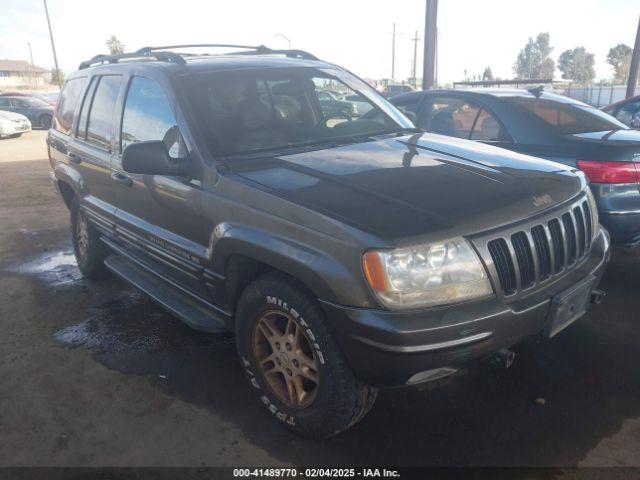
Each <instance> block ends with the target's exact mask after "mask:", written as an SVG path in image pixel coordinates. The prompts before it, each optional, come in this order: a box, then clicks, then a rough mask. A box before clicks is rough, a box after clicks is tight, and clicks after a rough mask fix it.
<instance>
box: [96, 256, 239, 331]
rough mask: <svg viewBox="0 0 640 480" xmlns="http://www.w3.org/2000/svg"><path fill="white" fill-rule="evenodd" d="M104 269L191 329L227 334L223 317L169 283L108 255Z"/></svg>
mask: <svg viewBox="0 0 640 480" xmlns="http://www.w3.org/2000/svg"><path fill="white" fill-rule="evenodd" d="M104 264H105V266H106V267H107V268H108V269H109V270H110V271H111V272H113V273H115V274H116V275H117V276H119V277H120V278H122V279H123V280H125V281H127V282H129V283H131V284H132V285H133V286H135V287H136V288H138V289H139V290H141V291H142V292H143V293H146V294H147V295H149V296H150V297H151V298H152V299H153V300H154V301H155V302H157V303H158V304H160V305H161V306H162V307H164V308H166V309H167V310H168V311H169V312H171V313H172V314H174V315H175V316H176V317H178V318H179V319H180V320H182V321H183V322H185V323H186V324H188V325H189V326H190V327H191V328H193V329H195V330H198V331H200V332H209V333H219V332H225V331H227V330H228V329H227V327H226V323H225V319H224V316H223V315H221V314H220V313H218V312H216V311H215V310H213V309H211V308H207V306H206V304H204V302H198V301H197V300H195V299H193V298H190V297H189V296H188V295H187V294H186V293H183V292H182V291H180V289H178V288H177V287H175V286H173V285H171V283H169V281H167V280H164V279H162V278H161V277H159V276H157V275H154V274H153V273H152V272H150V271H148V270H146V269H144V268H143V267H141V266H139V265H137V264H135V263H134V262H132V261H130V260H128V259H127V258H125V257H123V256H121V255H117V254H114V255H110V256H108V257H107V258H106V260H105V261H104Z"/></svg>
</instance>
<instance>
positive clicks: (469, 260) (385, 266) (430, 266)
mask: <svg viewBox="0 0 640 480" xmlns="http://www.w3.org/2000/svg"><path fill="white" fill-rule="evenodd" d="M362 263H363V267H364V273H365V276H366V279H367V281H368V282H369V285H370V286H371V288H372V289H373V291H374V292H375V294H376V295H377V297H378V298H379V299H380V301H381V302H382V303H383V304H384V305H385V306H387V307H389V308H391V309H398V310H400V309H410V308H419V307H432V306H435V305H445V304H448V303H454V302H461V301H464V300H470V299H473V298H479V297H485V296H487V295H490V294H492V293H493V289H492V288H491V283H490V282H489V279H488V278H487V273H486V271H485V269H484V267H483V266H482V263H480V259H479V258H478V256H477V255H476V253H475V251H474V250H473V248H471V245H469V243H468V242H467V241H466V240H465V239H463V238H454V239H452V240H447V241H445V242H439V243H432V244H427V245H417V246H414V247H407V248H398V249H395V250H379V251H376V250H372V251H369V252H367V253H365V254H364V256H363V259H362Z"/></svg>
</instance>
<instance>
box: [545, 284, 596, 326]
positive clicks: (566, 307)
mask: <svg viewBox="0 0 640 480" xmlns="http://www.w3.org/2000/svg"><path fill="white" fill-rule="evenodd" d="M594 283H595V277H594V276H593V275H589V277H588V278H587V279H586V280H584V281H582V282H580V283H579V284H577V285H575V286H574V287H573V288H570V289H569V290H565V291H564V292H562V293H559V294H558V295H556V296H555V297H553V298H552V299H551V306H550V308H549V317H548V319H549V321H548V322H547V327H546V328H545V331H544V333H545V335H546V336H548V337H553V336H555V335H557V334H558V333H559V332H561V331H562V330H564V329H565V328H567V327H568V326H569V325H571V324H572V323H573V322H575V321H576V320H577V319H578V318H580V317H581V316H583V315H584V314H585V313H587V309H588V307H589V300H590V297H591V291H592V290H593V285H594Z"/></svg>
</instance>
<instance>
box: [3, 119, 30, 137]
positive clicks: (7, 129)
mask: <svg viewBox="0 0 640 480" xmlns="http://www.w3.org/2000/svg"><path fill="white" fill-rule="evenodd" d="M12 123H15V122H12ZM30 131H31V124H29V123H15V125H7V126H3V127H0V136H1V137H8V136H10V135H17V134H20V133H27V132H30Z"/></svg>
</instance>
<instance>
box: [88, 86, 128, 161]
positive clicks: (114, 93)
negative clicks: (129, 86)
mask: <svg viewBox="0 0 640 480" xmlns="http://www.w3.org/2000/svg"><path fill="white" fill-rule="evenodd" d="M121 83H122V77H121V76H119V75H117V76H116V75H105V76H103V77H101V78H100V83H98V86H97V87H96V93H95V94H94V96H93V101H92V102H91V111H90V112H89V122H88V124H87V141H89V142H91V143H94V144H96V145H98V146H99V147H102V148H104V149H109V147H110V143H111V122H112V120H113V112H114V110H115V107H116V99H117V98H118V92H119V91H120V84H121Z"/></svg>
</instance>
